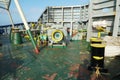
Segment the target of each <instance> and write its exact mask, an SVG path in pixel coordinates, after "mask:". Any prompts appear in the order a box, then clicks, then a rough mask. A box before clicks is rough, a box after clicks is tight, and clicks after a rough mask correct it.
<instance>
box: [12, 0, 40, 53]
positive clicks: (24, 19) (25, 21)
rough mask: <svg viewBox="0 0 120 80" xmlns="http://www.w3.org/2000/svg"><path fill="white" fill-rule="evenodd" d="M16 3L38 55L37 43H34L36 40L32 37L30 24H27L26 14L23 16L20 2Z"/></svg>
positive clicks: (16, 1) (15, 0)
mask: <svg viewBox="0 0 120 80" xmlns="http://www.w3.org/2000/svg"><path fill="white" fill-rule="evenodd" d="M14 2H15V4H16V7H17V9H18V12H19V14H20V16H21V19H22V21H23V23H24V25H25V29H26V30H27V32H28V34H29V36H30V39H31V41H32V44H33V47H34V51H35V53H36V54H38V53H39V50H38V47H37V46H36V43H35V41H34V39H33V37H32V34H31V31H30V28H29V26H28V23H27V20H26V18H25V16H24V14H23V11H22V9H21V7H20V5H19V2H18V0H14Z"/></svg>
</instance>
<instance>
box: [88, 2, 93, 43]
mask: <svg viewBox="0 0 120 80" xmlns="http://www.w3.org/2000/svg"><path fill="white" fill-rule="evenodd" d="M92 5H93V2H92V0H90V5H89V11H88V12H89V15H88V16H89V21H88V27H87V41H90V38H91V36H92V22H93V20H92V15H93V13H92V12H93V10H92Z"/></svg>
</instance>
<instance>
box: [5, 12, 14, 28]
mask: <svg viewBox="0 0 120 80" xmlns="http://www.w3.org/2000/svg"><path fill="white" fill-rule="evenodd" d="M7 12H8V15H9V17H10V22H11V24H12V27H13V28H14V27H15V26H14V22H13V19H12V16H11V13H10V11H9V10H7Z"/></svg>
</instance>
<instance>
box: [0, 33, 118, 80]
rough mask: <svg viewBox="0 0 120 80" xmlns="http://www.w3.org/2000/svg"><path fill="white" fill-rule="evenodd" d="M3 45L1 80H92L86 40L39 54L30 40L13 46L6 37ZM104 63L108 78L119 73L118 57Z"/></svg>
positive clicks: (42, 49) (2, 38)
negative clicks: (88, 68)
mask: <svg viewBox="0 0 120 80" xmlns="http://www.w3.org/2000/svg"><path fill="white" fill-rule="evenodd" d="M0 43H2V45H1V46H0V80H90V76H91V73H92V72H90V71H88V70H87V66H88V65H89V63H90V52H89V51H88V50H89V43H88V42H86V41H85V40H81V41H72V42H70V43H69V44H68V46H67V47H66V48H63V47H60V48H58V47H54V48H50V47H47V46H46V47H41V48H40V53H39V54H38V55H36V54H35V53H34V52H33V47H32V43H31V42H29V41H26V42H24V43H22V44H20V45H13V44H11V43H10V40H9V36H5V35H4V36H0ZM105 64H106V68H107V69H108V70H109V75H108V77H109V78H111V77H113V76H114V75H115V74H117V73H119V72H120V67H119V66H120V57H119V56H117V57H114V58H105ZM113 69H114V70H113ZM115 80H119V79H115Z"/></svg>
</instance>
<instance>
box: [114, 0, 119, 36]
mask: <svg viewBox="0 0 120 80" xmlns="http://www.w3.org/2000/svg"><path fill="white" fill-rule="evenodd" d="M119 4H120V0H116V14H115V21H114V27H113V36H115V37H117V35H118V29H119V19H120V6H119Z"/></svg>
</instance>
